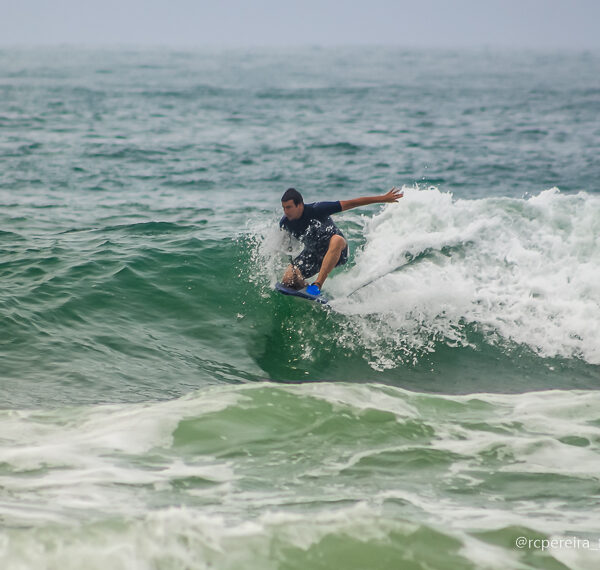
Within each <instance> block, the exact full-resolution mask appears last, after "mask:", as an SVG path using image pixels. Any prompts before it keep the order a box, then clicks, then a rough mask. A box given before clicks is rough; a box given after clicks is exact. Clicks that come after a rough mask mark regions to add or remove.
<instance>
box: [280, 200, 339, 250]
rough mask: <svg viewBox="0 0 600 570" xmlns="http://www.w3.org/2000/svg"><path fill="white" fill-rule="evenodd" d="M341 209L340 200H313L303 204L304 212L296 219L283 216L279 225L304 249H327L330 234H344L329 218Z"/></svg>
mask: <svg viewBox="0 0 600 570" xmlns="http://www.w3.org/2000/svg"><path fill="white" fill-rule="evenodd" d="M341 211H342V205H341V204H340V202H313V203H312V204H304V212H302V216H301V217H300V218H298V219H297V220H288V219H287V218H286V217H285V216H283V218H281V220H280V221H279V227H280V228H281V229H285V230H287V231H288V232H290V234H292V235H293V236H294V237H295V238H296V239H299V240H300V241H301V242H302V243H303V244H304V247H305V249H306V250H313V251H321V250H323V249H324V250H325V251H326V250H327V247H328V245H329V240H330V239H331V236H334V235H338V236H342V237H344V234H343V233H342V232H341V231H340V229H339V228H338V227H337V226H336V225H335V223H334V222H333V220H332V219H331V217H330V216H331V214H337V213H338V212H341Z"/></svg>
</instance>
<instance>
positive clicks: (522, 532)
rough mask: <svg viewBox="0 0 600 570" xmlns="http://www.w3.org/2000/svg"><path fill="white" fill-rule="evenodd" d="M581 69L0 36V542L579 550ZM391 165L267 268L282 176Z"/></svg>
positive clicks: (335, 186) (414, 563) (594, 368)
mask: <svg viewBox="0 0 600 570" xmlns="http://www.w3.org/2000/svg"><path fill="white" fill-rule="evenodd" d="M599 77H600V56H599V55H598V54H594V53H533V52H532V53H517V52H506V53H496V52H487V51H477V52H475V51H473V52H441V51H440V52H435V51H431V52H417V51H406V50H400V49H397V48H394V49H391V48H389V49H384V48H360V49H359V48H356V49H349V48H347V49H326V50H325V49H317V48H312V49H309V48H306V49H296V50H279V51H274V50H271V51H269V50H254V51H242V50H238V51H207V50H205V51H173V50H166V49H161V50H159V49H156V50H124V49H120V50H119V49H112V50H85V49H74V48H55V49H38V48H36V49H34V48H31V49H20V50H17V49H4V50H0V165H1V168H0V220H1V226H0V277H1V279H2V285H3V286H2V289H1V292H0V311H1V312H0V317H1V326H0V389H1V392H0V394H1V396H2V399H1V401H0V407H1V409H0V567H1V568H7V569H11V570H12V569H15V570H21V569H23V568H26V569H29V568H36V569H37V568H44V569H54V568H56V569H59V568H60V569H61V570H63V569H70V568H73V569H80V568H84V567H85V568H98V569H105V568H109V567H110V568H119V569H121V568H123V569H125V568H127V569H129V568H140V569H146V568H147V569H155V568H158V569H171V568H172V569H176V568H177V569H179V568H219V569H221V568H231V569H234V568H248V569H249V568H257V569H261V570H262V569H266V568H282V569H296V568H297V569H306V568H311V569H313V568H323V569H326V568H327V569H332V568H335V569H337V568H339V569H344V570H348V569H374V568H382V569H383V568H385V569H387V568H389V569H397V568H415V569H416V568H419V569H426V568H427V569H431V568H435V569H437V568H440V569H441V568H452V569H455V568H499V569H506V568H552V569H555V568H582V569H588V568H595V567H597V566H598V564H600V552H599V549H600V544H599V543H598V540H599V539H600V524H599V523H598V520H600V516H599V515H600V508H599V506H600V477H599V475H598V473H600V392H598V391H597V390H598V387H599V386H600V341H599V340H598V339H599V338H600V287H599V286H598V283H599V282H600V241H599V240H600V238H599V237H598V236H599V235H600V185H599V180H600V162H599V161H598V156H599V153H600V121H599V120H598V117H599V116H600V81H599V79H598V78H599ZM394 185H396V186H404V187H405V196H404V198H402V200H401V201H400V202H399V203H398V204H394V205H389V206H385V207H383V206H371V207H368V208H363V209H357V210H352V211H349V212H346V213H343V214H340V215H338V216H337V217H336V221H337V222H338V224H339V226H340V227H341V228H342V230H343V231H344V234H345V235H346V236H347V237H348V240H349V243H350V249H351V255H350V260H349V263H348V264H347V265H346V266H344V267H343V268H341V269H337V270H335V271H334V272H333V273H332V275H331V277H330V278H329V279H328V281H327V282H326V285H325V292H326V293H327V294H328V296H329V297H330V298H331V303H330V306H329V307H325V308H324V307H321V306H315V305H313V304H311V303H309V302H305V301H302V300H299V299H293V298H288V297H284V296H282V295H279V294H277V293H275V292H274V291H273V289H272V286H273V284H274V283H275V281H276V280H277V279H278V277H279V276H280V275H281V272H282V270H283V269H284V268H285V265H286V264H287V260H288V255H289V251H288V247H289V245H290V244H289V241H288V240H287V239H285V238H284V237H283V236H282V235H281V234H280V232H279V230H278V226H277V221H278V219H279V217H280V216H281V211H280V210H281V207H280V203H279V199H280V196H281V194H282V193H283V191H284V190H285V189H286V188H288V187H289V186H295V187H296V188H298V189H299V190H300V191H301V192H303V194H304V195H305V199H306V200H307V201H316V200H336V199H349V198H353V197H357V196H362V195H373V194H380V193H382V192H384V191H386V190H387V189H389V188H390V187H391V186H394ZM291 245H292V248H296V247H297V244H291ZM521 536H523V537H526V538H527V539H532V540H534V539H548V540H550V539H553V538H554V539H557V538H560V537H575V538H577V539H580V540H589V541H590V544H589V545H586V544H585V543H579V544H578V545H577V546H576V547H571V546H564V545H563V546H562V547H560V548H559V547H555V548H550V549H541V548H539V547H536V546H535V545H533V546H527V547H525V548H519V547H518V546H517V545H516V542H515V541H516V539H517V538H518V537H521Z"/></svg>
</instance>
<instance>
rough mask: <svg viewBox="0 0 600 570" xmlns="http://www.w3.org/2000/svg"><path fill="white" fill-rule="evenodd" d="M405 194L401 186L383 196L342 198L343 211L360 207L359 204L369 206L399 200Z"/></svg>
mask: <svg viewBox="0 0 600 570" xmlns="http://www.w3.org/2000/svg"><path fill="white" fill-rule="evenodd" d="M402 196H404V194H403V193H402V190H400V189H399V188H396V187H395V186H394V188H392V189H391V190H390V191H389V192H387V193H386V194H382V195H381V196H364V197H363V198H354V200H340V204H341V206H342V212H345V211H346V210H351V209H352V208H358V207H359V206H368V205H369V204H384V203H388V202H397V201H398V200H400V198H402Z"/></svg>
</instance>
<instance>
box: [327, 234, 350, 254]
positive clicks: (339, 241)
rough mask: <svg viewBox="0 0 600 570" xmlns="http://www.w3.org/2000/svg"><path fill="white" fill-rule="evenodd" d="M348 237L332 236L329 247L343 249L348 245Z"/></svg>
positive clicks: (337, 249)
mask: <svg viewBox="0 0 600 570" xmlns="http://www.w3.org/2000/svg"><path fill="white" fill-rule="evenodd" d="M346 245H347V244H346V239H345V238H343V237H342V236H339V235H337V234H336V235H334V236H331V239H330V240H329V249H333V250H335V251H340V252H341V251H342V250H343V249H344V248H345V247H346Z"/></svg>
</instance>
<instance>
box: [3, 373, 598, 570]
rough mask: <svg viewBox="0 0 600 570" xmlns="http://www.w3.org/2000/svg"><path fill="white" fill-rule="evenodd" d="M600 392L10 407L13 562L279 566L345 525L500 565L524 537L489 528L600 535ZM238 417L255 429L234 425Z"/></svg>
mask: <svg viewBox="0 0 600 570" xmlns="http://www.w3.org/2000/svg"><path fill="white" fill-rule="evenodd" d="M599 398H600V394H598V393H596V392H592V391H586V392H583V391H582V392H577V391H570V392H561V391H548V392H535V393H526V394H513V395H502V394H471V395H465V396H449V395H437V394H424V393H414V392H409V391H406V390H402V389H399V388H394V387H390V386H382V385H373V384H363V385H356V384H343V383H342V384H338V383H319V384H303V385H274V384H271V383H263V384H247V385H242V386H221V387H215V388H209V389H205V390H202V391H199V392H197V393H194V394H190V395H189V396H186V397H185V398H181V399H178V400H174V401H171V402H162V403H148V404H131V405H119V406H93V407H84V408H72V409H65V410H48V411H34V410H32V411H15V412H2V413H0V430H1V433H2V441H1V442H0V465H2V473H1V475H0V485H1V486H2V488H3V491H4V494H3V497H2V499H1V500H0V516H1V517H2V520H3V523H4V526H5V528H4V529H3V530H2V531H1V532H0V565H2V567H7V568H21V567H23V568H27V567H36V568H37V567H40V568H48V569H51V568H52V569H53V568H79V567H81V565H82V564H84V561H85V560H86V559H88V558H89V559H91V560H92V562H90V564H88V565H87V566H86V567H89V568H104V567H107V566H111V567H114V568H130V567H138V568H152V567H161V565H164V566H168V564H172V565H175V566H177V565H180V566H182V567H183V566H185V567H189V568H207V567H211V564H212V565H213V566H215V565H216V566H219V567H222V568H235V567H237V565H239V564H240V563H242V562H243V561H245V562H246V563H247V564H246V566H247V567H261V568H268V567H270V565H271V564H272V566H273V567H277V562H281V561H282V560H283V559H284V558H283V557H285V556H286V552H289V551H290V550H292V551H293V550H297V555H298V556H302V554H301V553H302V552H308V551H309V550H310V549H317V552H320V551H321V550H320V549H322V548H325V549H326V544H327V537H331V536H333V537H336V538H335V540H348V541H350V543H351V544H354V545H357V546H356V547H357V548H362V547H363V545H366V544H367V543H368V544H369V545H370V547H373V545H380V546H381V547H382V548H385V545H386V544H392V543H394V544H396V546H398V544H400V545H402V544H404V541H406V545H407V546H408V547H409V546H410V545H413V544H414V543H415V541H418V540H427V538H426V536H427V535H428V533H429V532H434V533H435V532H439V533H441V534H443V535H445V536H447V537H448V538H449V540H456V541H457V543H459V544H462V552H463V555H464V556H466V558H467V559H468V560H470V561H472V562H473V563H475V564H476V565H478V567H498V568H500V567H502V564H506V561H507V556H508V557H509V558H510V557H511V556H517V553H516V551H515V550H514V548H508V547H505V548H500V550H499V547H498V546H497V545H495V544H490V543H489V542H487V541H486V540H485V539H481V538H480V537H479V536H478V534H477V533H474V532H473V531H474V529H476V530H477V531H478V532H481V531H490V532H504V531H503V529H510V528H517V527H518V528H525V529H531V532H540V533H546V534H550V533H552V534H556V535H561V534H563V535H564V534H565V533H566V532H567V531H569V532H574V533H580V534H581V533H589V534H591V535H594V536H595V535H599V536H600V527H599V526H598V519H597V513H595V512H594V510H593V509H590V508H587V507H586V506H585V505H582V504H580V502H579V503H578V501H575V502H574V503H573V504H571V502H570V501H572V498H573V496H578V495H580V494H581V493H585V492H586V490H588V489H589V488H590V487H591V488H593V486H594V484H595V481H597V473H598V464H599V463H598V457H599V450H598V441H600V424H599V416H598V409H600V400H599ZM186 421H187V422H188V426H189V425H192V426H194V427H193V428H190V427H187V428H186V427H183V428H181V426H182V422H184V423H185V422H186ZM230 422H233V424H232V425H235V426H237V432H239V438H238V440H237V442H231V441H229V440H228V439H227V438H220V437H219V434H220V433H221V435H223V434H224V433H229V435H230V436H233V434H232V433H231V432H227V430H228V429H229V428H228V426H229V425H230ZM394 422H396V423H394ZM404 426H409V428H408V430H405V429H404ZM410 426H416V428H415V429H413V428H412V427H410ZM179 428H181V429H183V430H184V431H186V430H187V432H186V433H187V434H186V435H183V436H177V437H179V440H178V441H179V443H177V444H176V443H175V442H176V439H177V438H176V435H175V434H176V432H177V430H178V429H179ZM190 430H191V431H190ZM219 430H221V431H219ZM315 431H317V433H313V432H315ZM237 432H236V433H237ZM196 439H198V440H199V441H204V442H206V444H198V442H197V441H196ZM187 445H191V446H192V448H191V449H192V451H187V450H186V447H185V446H187ZM206 446H208V447H206ZM213 452H214V453H213ZM432 452H433V454H432ZM223 457H226V458H227V459H224V458H223ZM419 457H420V458H421V460H424V461H429V460H431V459H432V460H433V463H432V464H427V465H428V467H427V477H426V479H423V478H422V477H423V476H422V474H423V464H421V465H419V464H418V462H417V463H414V462H413V460H414V458H419ZM406 458H407V461H405V459H406ZM365 461H366V463H365ZM267 474H268V475H267ZM531 477H534V478H536V479H535V480H536V481H538V480H539V481H545V482H547V484H546V487H544V488H543V489H540V490H541V491H543V494H542V495H540V496H533V497H530V495H531V493H534V495H535V492H536V491H535V488H532V487H531V484H530V483H528V482H530V481H531ZM553 478H554V479H553ZM565 482H568V485H569V487H568V488H567V487H566V486H565ZM498 486H499V487H498ZM457 488H458V489H460V490H461V492H460V493H456V492H455V491H456V489H457ZM505 501H506V503H505ZM390 509H391V510H390ZM419 529H428V530H427V531H426V536H425V538H423V537H421V538H418V534H419ZM511 532H512V531H510V530H509V531H507V533H508V535H510V533H511ZM394 541H395V542H394ZM492 542H493V541H492ZM399 548H400V551H402V548H401V547H399ZM588 554H589V556H592V555H593V553H588ZM579 555H580V556H584V555H585V556H587V554H585V553H583V554H582V553H580V554H579ZM571 556H575V554H572V555H571ZM494 559H498V560H500V561H501V563H499V564H497V565H496V566H494V564H492V563H491V562H490V561H493V560H494ZM586 560H587V558H586ZM582 564H583V563H582ZM575 567H577V565H575ZM581 567H585V565H582V566H581Z"/></svg>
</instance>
